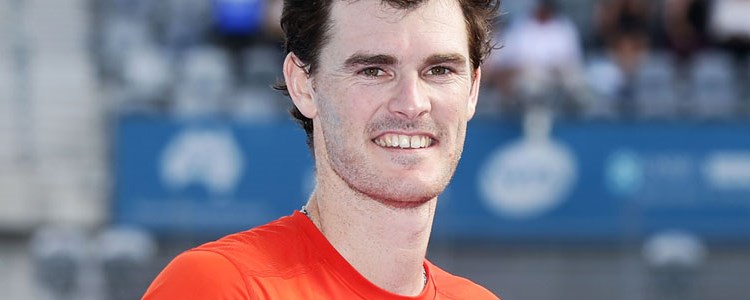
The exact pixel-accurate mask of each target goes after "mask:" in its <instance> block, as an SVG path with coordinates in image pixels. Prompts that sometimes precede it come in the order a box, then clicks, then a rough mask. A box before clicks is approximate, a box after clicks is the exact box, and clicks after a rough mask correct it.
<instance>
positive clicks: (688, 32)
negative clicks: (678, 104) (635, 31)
mask: <svg viewBox="0 0 750 300" xmlns="http://www.w3.org/2000/svg"><path fill="white" fill-rule="evenodd" d="M710 8H711V3H710V2H709V0H667V1H666V2H665V3H664V14H663V18H664V29H665V32H666V36H667V42H668V46H669V48H670V50H671V51H672V52H673V53H674V55H675V58H676V66H677V75H678V79H679V82H678V83H679V84H680V85H679V90H680V92H681V93H680V94H681V95H682V98H684V97H685V96H686V95H685V94H684V93H682V92H684V91H685V90H686V89H685V85H686V84H687V82H688V81H689V76H690V73H691V70H690V68H691V64H692V60H693V57H694V56H695V54H696V53H697V52H699V51H700V50H702V49H703V48H704V47H705V46H706V44H707V43H708V21H709V17H710Z"/></svg>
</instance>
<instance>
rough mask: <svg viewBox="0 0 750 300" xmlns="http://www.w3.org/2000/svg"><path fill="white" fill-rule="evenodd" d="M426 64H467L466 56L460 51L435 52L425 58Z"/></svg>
mask: <svg viewBox="0 0 750 300" xmlns="http://www.w3.org/2000/svg"><path fill="white" fill-rule="evenodd" d="M424 63H425V65H440V64H445V63H450V64H456V65H465V64H466V58H465V57H464V56H463V55H461V54H458V53H449V54H434V55H430V57H428V58H427V59H425V60H424Z"/></svg>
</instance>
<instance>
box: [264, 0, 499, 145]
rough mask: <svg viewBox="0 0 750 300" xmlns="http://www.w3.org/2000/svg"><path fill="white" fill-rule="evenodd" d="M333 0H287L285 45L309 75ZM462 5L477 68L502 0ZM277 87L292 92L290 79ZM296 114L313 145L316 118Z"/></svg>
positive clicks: (407, 3)
mask: <svg viewBox="0 0 750 300" xmlns="http://www.w3.org/2000/svg"><path fill="white" fill-rule="evenodd" d="M333 1H337V0H284V8H283V12H282V14H281V28H282V30H283V31H284V35H285V40H284V49H285V51H286V53H287V54H288V53H290V52H291V53H294V55H295V56H297V58H299V60H300V62H299V63H300V64H301V65H299V67H301V68H304V69H305V71H306V72H307V74H308V75H312V74H315V71H316V69H317V68H316V67H317V65H318V63H319V58H320V49H322V48H323V46H324V45H325V43H326V42H327V40H328V36H327V33H328V31H329V30H330V28H331V22H330V12H331V5H332V3H333ZM338 1H343V0H338ZM427 1H431V0H381V3H383V4H388V5H390V6H392V7H394V8H398V9H413V8H415V7H418V6H419V5H421V4H423V3H425V2H427ZM455 1H458V3H459V5H460V6H461V10H462V12H463V15H464V20H465V21H466V27H467V29H468V32H467V34H468V36H469V41H468V43H469V60H470V62H471V65H472V66H473V68H474V69H475V70H476V69H477V68H479V66H480V65H481V64H482V62H483V61H484V59H485V58H487V55H489V53H490V51H492V49H493V48H494V45H493V44H492V41H491V37H492V24H493V22H494V20H495V17H497V12H498V8H499V6H500V0H455ZM274 88H275V89H276V90H279V91H281V92H283V93H284V94H285V95H287V96H288V95H289V90H288V89H287V86H286V83H284V82H279V83H277V84H276V85H275V86H274ZM289 112H290V114H291V115H292V117H294V118H295V119H296V120H297V123H299V125H300V126H301V127H302V128H303V129H304V130H305V132H306V133H307V145H308V146H309V147H310V149H313V122H312V120H311V119H310V118H307V117H305V115H303V114H302V112H300V111H299V109H297V107H296V106H294V105H292V108H291V109H290V110H289Z"/></svg>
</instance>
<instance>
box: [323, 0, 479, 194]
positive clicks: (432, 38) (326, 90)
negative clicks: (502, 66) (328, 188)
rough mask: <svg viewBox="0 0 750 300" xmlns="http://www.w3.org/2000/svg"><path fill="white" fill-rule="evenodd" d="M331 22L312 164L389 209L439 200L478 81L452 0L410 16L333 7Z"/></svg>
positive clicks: (376, 4)
mask: <svg viewBox="0 0 750 300" xmlns="http://www.w3.org/2000/svg"><path fill="white" fill-rule="evenodd" d="M331 20H332V22H331V23H332V28H331V30H330V32H329V36H330V39H329V41H328V43H327V44H326V45H325V46H324V47H323V49H322V51H321V56H320V60H319V67H318V70H317V72H316V73H315V75H314V76H313V81H312V87H313V90H314V92H313V99H314V102H315V108H316V111H317V113H316V115H315V117H314V118H313V120H314V124H315V150H316V160H318V163H319V164H324V165H325V166H324V167H329V168H330V169H331V170H333V173H335V174H336V175H335V176H337V177H339V178H340V179H341V180H343V181H344V182H345V183H346V184H347V185H348V186H349V187H350V188H352V189H353V190H355V191H356V192H359V193H362V194H365V195H367V196H369V197H371V198H373V199H376V200H378V201H380V202H381V203H385V204H387V205H391V206H394V207H413V206H416V205H418V204H420V203H424V202H426V201H428V200H430V199H433V198H435V197H437V195H438V194H439V193H441V192H442V191H443V190H444V189H445V187H446V185H447V184H448V182H449V181H450V178H451V176H452V175H453V172H454V171H455V168H456V165H457V164H458V160H459V158H460V156H461V151H462V149H463V144H464V137H465V132H466V123H467V121H468V120H469V119H470V118H471V117H472V116H473V114H474V108H475V105H476V93H477V89H478V83H477V82H478V81H479V78H478V76H479V73H478V72H476V73H474V71H475V70H473V69H472V67H471V65H470V63H469V49H468V36H467V33H466V32H467V30H466V25H465V22H464V19H463V14H462V12H461V8H460V7H459V6H458V3H457V1H455V0H432V1H428V2H427V3H425V4H423V5H422V6H419V7H418V8H416V9H414V10H411V11H408V10H399V9H395V8H392V7H390V6H388V5H384V4H381V3H380V1H335V3H334V4H333V7H332V9H331ZM473 76H476V78H473ZM319 168H320V166H319ZM333 173H330V172H329V174H328V175H330V176H332V177H333V176H334V175H333ZM319 174H320V172H319ZM321 176H326V174H325V172H323V174H322V175H321ZM333 179H334V180H336V178H333ZM319 180H326V178H319Z"/></svg>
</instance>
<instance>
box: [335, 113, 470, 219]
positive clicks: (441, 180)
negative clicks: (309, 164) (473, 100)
mask: <svg viewBox="0 0 750 300" xmlns="http://www.w3.org/2000/svg"><path fill="white" fill-rule="evenodd" d="M336 119H337V120H340V119H338V118H336ZM404 123H405V121H394V120H392V119H386V120H384V121H381V122H375V123H373V124H371V125H369V126H368V130H376V129H377V128H381V127H388V128H392V129H397V128H398V129H403V128H408V127H414V128H420V129H422V127H425V126H424V125H419V124H414V122H411V125H404ZM406 123H409V122H406ZM339 125H343V124H339ZM433 126H434V125H433ZM345 127H346V126H329V127H328V128H326V126H323V127H321V131H322V133H323V136H324V140H325V146H326V149H325V152H326V153H324V155H325V158H326V159H327V160H328V165H329V166H330V168H331V170H332V171H333V173H334V174H336V176H337V177H338V178H339V179H340V180H341V181H342V182H344V183H345V184H346V185H347V186H348V187H349V189H351V190H352V191H354V192H355V193H356V194H358V195H361V196H365V198H369V199H372V200H375V201H377V202H379V203H380V204H382V205H385V206H388V207H390V208H395V209H410V208H416V207H420V206H422V205H424V204H425V203H428V202H430V201H431V200H433V199H435V198H437V196H438V195H439V194H440V193H442V192H443V190H445V188H446V187H447V185H448V183H449V182H450V179H451V178H452V176H453V174H454V172H455V170H456V166H457V165H458V160H459V158H460V156H461V151H462V148H463V145H456V146H457V147H456V149H455V152H454V155H453V156H452V157H448V158H446V159H447V161H445V162H444V163H442V164H443V166H442V167H441V168H440V169H439V170H438V172H439V173H440V174H439V175H438V176H437V177H435V178H434V179H430V180H429V182H425V183H422V182H420V183H415V182H414V181H413V180H407V179H406V178H399V177H396V176H393V177H386V175H385V174H382V173H379V172H378V168H377V166H376V165H373V164H374V162H373V161H372V160H371V159H368V158H367V157H366V154H365V151H364V149H351V144H350V145H349V147H347V144H346V142H344V141H343V139H344V133H343V132H340V130H338V129H339V128H345ZM464 128H465V125H463V126H459V128H458V129H459V130H462V129H464ZM326 129H330V130H326ZM432 130H433V131H435V130H434V129H432ZM437 131H438V132H439V133H440V134H439V135H438V136H440V137H441V138H443V139H444V138H446V136H445V134H444V133H445V132H446V131H444V130H437ZM457 138H458V137H457ZM441 140H442V139H441ZM460 140H462V139H460ZM358 150H359V151H358ZM391 162H392V163H394V164H397V165H401V166H405V167H408V166H414V165H416V164H418V163H421V158H417V157H407V156H396V157H394V158H392V159H391Z"/></svg>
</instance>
